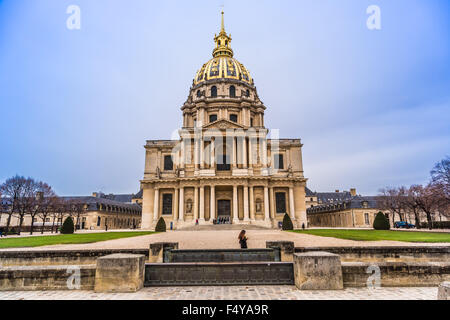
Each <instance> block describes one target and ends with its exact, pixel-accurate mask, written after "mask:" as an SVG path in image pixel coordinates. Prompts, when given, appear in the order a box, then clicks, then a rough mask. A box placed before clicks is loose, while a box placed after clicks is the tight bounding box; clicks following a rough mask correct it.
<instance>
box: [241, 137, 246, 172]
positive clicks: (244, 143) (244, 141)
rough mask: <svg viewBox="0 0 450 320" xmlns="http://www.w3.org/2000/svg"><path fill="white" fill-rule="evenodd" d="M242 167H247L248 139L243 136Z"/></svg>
mask: <svg viewBox="0 0 450 320" xmlns="http://www.w3.org/2000/svg"><path fill="white" fill-rule="evenodd" d="M242 167H243V168H247V139H246V138H245V136H244V137H242Z"/></svg>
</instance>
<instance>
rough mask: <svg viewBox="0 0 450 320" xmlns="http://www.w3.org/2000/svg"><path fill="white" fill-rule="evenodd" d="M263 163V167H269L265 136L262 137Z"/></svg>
mask: <svg viewBox="0 0 450 320" xmlns="http://www.w3.org/2000/svg"><path fill="white" fill-rule="evenodd" d="M262 145H263V146H262V147H263V148H262V165H263V168H267V139H266V138H265V137H263V138H262Z"/></svg>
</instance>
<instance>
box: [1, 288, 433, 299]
mask: <svg viewBox="0 0 450 320" xmlns="http://www.w3.org/2000/svg"><path fill="white" fill-rule="evenodd" d="M437 292H438V289H437V288H379V289H367V288H347V289H345V290H337V291H327V290H324V291H322V290H318V291H300V290H297V288H296V287H295V286H233V287H227V286H224V287H155V288H144V289H142V290H141V291H139V292H136V293H95V292H93V291H78V290H75V291H6V292H0V300H436V299H437Z"/></svg>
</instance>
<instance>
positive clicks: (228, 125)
mask: <svg viewBox="0 0 450 320" xmlns="http://www.w3.org/2000/svg"><path fill="white" fill-rule="evenodd" d="M203 128H205V129H210V128H211V129H212V128H218V129H244V126H242V125H240V124H238V123H235V122H233V121H230V120H226V119H221V120H217V121H214V122H212V123H208V124H207V125H205V126H203Z"/></svg>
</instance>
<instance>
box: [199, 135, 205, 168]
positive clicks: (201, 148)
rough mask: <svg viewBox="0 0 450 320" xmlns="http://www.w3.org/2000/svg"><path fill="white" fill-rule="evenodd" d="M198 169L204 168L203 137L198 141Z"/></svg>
mask: <svg viewBox="0 0 450 320" xmlns="http://www.w3.org/2000/svg"><path fill="white" fill-rule="evenodd" d="M200 168H201V169H204V168H205V141H204V140H203V137H202V138H201V140H200Z"/></svg>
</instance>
